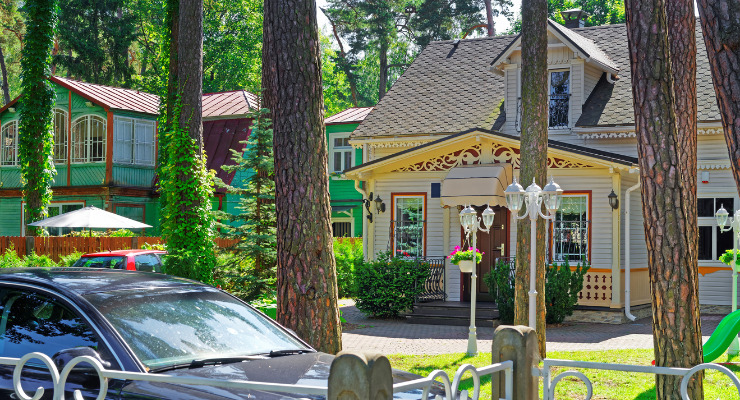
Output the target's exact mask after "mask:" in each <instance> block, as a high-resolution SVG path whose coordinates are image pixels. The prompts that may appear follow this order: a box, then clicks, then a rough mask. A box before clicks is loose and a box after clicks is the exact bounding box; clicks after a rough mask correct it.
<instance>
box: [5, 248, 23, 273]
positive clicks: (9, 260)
mask: <svg viewBox="0 0 740 400" xmlns="http://www.w3.org/2000/svg"><path fill="white" fill-rule="evenodd" d="M23 266H24V263H23V259H22V258H20V257H18V254H16V252H15V250H14V249H13V246H12V245H11V246H10V247H9V248H7V249H5V252H4V253H2V254H0V268H20V267H23Z"/></svg>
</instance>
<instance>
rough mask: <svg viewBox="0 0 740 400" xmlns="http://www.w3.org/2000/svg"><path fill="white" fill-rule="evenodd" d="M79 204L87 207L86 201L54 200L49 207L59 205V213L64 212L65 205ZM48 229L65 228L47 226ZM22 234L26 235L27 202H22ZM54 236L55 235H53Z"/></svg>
mask: <svg viewBox="0 0 740 400" xmlns="http://www.w3.org/2000/svg"><path fill="white" fill-rule="evenodd" d="M69 205H79V206H82V207H85V201H52V202H51V203H50V204H49V206H48V208H51V207H59V214H61V213H62V207H63V206H69ZM46 229H47V230H48V229H63V228H46ZM21 236H26V202H25V201H22V202H21ZM51 236H54V235H51Z"/></svg>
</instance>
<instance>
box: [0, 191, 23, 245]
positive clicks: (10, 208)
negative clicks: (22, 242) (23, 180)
mask: <svg viewBox="0 0 740 400" xmlns="http://www.w3.org/2000/svg"><path fill="white" fill-rule="evenodd" d="M21 210H22V208H21V199H20V198H16V199H12V198H2V199H0V235H3V236H20V235H21V212H22V211H21Z"/></svg>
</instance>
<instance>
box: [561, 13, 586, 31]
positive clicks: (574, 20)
mask: <svg viewBox="0 0 740 400" xmlns="http://www.w3.org/2000/svg"><path fill="white" fill-rule="evenodd" d="M560 15H561V16H562V17H563V19H564V20H565V27H566V28H570V29H573V28H583V27H584V26H586V18H588V17H589V15H588V13H587V12H585V11H583V10H581V9H580V8H571V9H570V10H565V11H561V12H560Z"/></svg>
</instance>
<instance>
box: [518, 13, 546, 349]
mask: <svg viewBox="0 0 740 400" xmlns="http://www.w3.org/2000/svg"><path fill="white" fill-rule="evenodd" d="M522 60H524V62H522V83H521V85H522V134H521V154H520V162H521V165H520V168H521V169H520V170H519V178H520V181H521V184H522V185H523V186H525V187H526V186H527V185H529V184H530V183H532V179H533V178H534V180H535V181H536V182H537V183H538V184H539V185H540V186H544V185H545V184H546V183H547V182H545V180H546V178H547V129H548V102H547V1H546V0H524V1H522ZM537 222H538V223H537V247H536V250H537V254H536V260H535V262H536V269H537V272H536V273H537V276H536V283H537V284H536V286H537V287H536V290H537V327H536V329H537V338H538V340H539V345H540V354H541V355H542V357H543V358H544V357H545V354H546V347H545V346H546V340H545V338H546V335H545V221H544V220H542V219H541V218H539V217H538V221H537ZM530 243H531V239H530V220H529V218H525V219H522V220H520V221H519V223H518V225H517V249H516V292H515V304H514V322H515V323H516V324H517V325H528V321H529V295H528V292H529V290H530V287H529V279H530V278H529V274H530Z"/></svg>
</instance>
